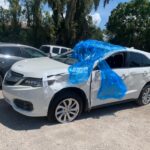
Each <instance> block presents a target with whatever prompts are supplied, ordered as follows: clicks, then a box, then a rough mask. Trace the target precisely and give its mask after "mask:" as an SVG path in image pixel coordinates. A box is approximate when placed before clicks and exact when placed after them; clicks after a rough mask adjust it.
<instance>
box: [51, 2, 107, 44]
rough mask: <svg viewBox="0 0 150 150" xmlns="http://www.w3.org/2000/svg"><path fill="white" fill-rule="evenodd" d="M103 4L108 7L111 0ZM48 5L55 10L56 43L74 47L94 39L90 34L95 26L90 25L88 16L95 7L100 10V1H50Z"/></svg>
mask: <svg viewBox="0 0 150 150" xmlns="http://www.w3.org/2000/svg"><path fill="white" fill-rule="evenodd" d="M103 2H104V5H106V4H107V3H108V2H109V0H104V1H103ZM48 3H49V5H50V7H51V8H52V10H53V20H54V24H55V33H56V35H57V38H56V39H57V41H56V43H58V44H62V45H66V46H73V45H74V44H75V43H76V42H78V41H79V40H82V39H86V38H92V37H89V35H91V34H88V33H89V30H90V28H91V27H93V28H94V26H93V24H92V23H90V24H89V20H88V19H89V17H88V14H89V13H90V12H91V10H92V9H93V6H94V7H95V10H96V9H97V8H98V6H99V3H100V0H57V1H56V0H48ZM96 30H97V31H98V28H97V29H96ZM99 32H100V30H99Z"/></svg>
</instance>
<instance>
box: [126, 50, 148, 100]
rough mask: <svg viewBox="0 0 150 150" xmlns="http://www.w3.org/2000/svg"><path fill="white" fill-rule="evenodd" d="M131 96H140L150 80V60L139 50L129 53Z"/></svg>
mask: <svg viewBox="0 0 150 150" xmlns="http://www.w3.org/2000/svg"><path fill="white" fill-rule="evenodd" d="M127 67H128V70H129V79H130V81H131V82H130V89H129V90H130V91H131V97H135V98H138V97H139V94H140V92H141V90H142V88H143V87H144V85H145V84H146V83H147V82H149V81H150V60H149V58H148V57H146V56H145V55H143V54H141V53H137V52H128V53H127Z"/></svg>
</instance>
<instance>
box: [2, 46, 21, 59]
mask: <svg viewBox="0 0 150 150" xmlns="http://www.w3.org/2000/svg"><path fill="white" fill-rule="evenodd" d="M0 54H3V55H10V56H18V57H20V56H21V51H20V48H19V47H5V46H4V47H0Z"/></svg>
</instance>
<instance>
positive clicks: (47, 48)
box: [40, 45, 71, 57]
mask: <svg viewBox="0 0 150 150" xmlns="http://www.w3.org/2000/svg"><path fill="white" fill-rule="evenodd" d="M40 50H41V51H43V52H44V53H46V54H48V55H49V56H50V57H53V56H57V55H61V54H63V53H66V52H69V51H70V50H71V49H70V48H67V47H62V46H56V45H42V46H41V47H40Z"/></svg>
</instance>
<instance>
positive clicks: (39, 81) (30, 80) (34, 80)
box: [20, 78, 43, 87]
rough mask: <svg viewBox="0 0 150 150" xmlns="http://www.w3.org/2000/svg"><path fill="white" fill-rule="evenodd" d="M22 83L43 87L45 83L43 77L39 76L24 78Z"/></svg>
mask: <svg viewBox="0 0 150 150" xmlns="http://www.w3.org/2000/svg"><path fill="white" fill-rule="evenodd" d="M20 85H24V86H32V87H42V86H43V83H42V79H38V78H26V79H24V80H23V81H22V82H21V84H20Z"/></svg>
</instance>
